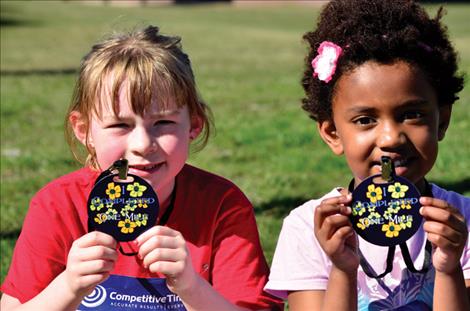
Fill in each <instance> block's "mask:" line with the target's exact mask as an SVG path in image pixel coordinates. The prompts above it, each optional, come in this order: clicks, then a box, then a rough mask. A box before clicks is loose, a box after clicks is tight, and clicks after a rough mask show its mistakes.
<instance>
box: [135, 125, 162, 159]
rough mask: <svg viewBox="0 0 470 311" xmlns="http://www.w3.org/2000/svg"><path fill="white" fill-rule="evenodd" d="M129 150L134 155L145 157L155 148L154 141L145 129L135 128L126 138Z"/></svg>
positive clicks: (155, 143)
mask: <svg viewBox="0 0 470 311" xmlns="http://www.w3.org/2000/svg"><path fill="white" fill-rule="evenodd" d="M128 146H129V150H130V151H131V152H132V153H133V154H136V155H146V154H148V153H150V152H153V151H155V150H156V148H157V142H156V139H155V138H154V137H153V135H152V133H150V132H149V131H148V130H147V129H146V128H145V127H140V126H137V127H135V128H134V129H133V130H132V133H131V135H129V137H128Z"/></svg>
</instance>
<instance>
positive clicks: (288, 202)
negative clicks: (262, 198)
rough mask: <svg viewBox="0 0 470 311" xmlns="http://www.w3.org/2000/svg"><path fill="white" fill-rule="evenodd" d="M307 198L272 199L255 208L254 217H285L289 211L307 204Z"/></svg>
mask: <svg viewBox="0 0 470 311" xmlns="http://www.w3.org/2000/svg"><path fill="white" fill-rule="evenodd" d="M308 200H309V198H304V197H288V198H279V199H274V200H271V201H269V202H264V203H261V204H258V205H256V206H255V214H256V215H260V214H263V215H270V216H275V217H282V218H283V217H285V216H287V215H288V214H289V212H290V211H291V210H293V209H294V208H296V207H297V206H300V205H301V204H303V203H305V202H307V201H308Z"/></svg>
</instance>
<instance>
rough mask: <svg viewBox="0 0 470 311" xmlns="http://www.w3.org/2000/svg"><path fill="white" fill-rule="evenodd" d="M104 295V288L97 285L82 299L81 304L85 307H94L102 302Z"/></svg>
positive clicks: (104, 298)
mask: <svg viewBox="0 0 470 311" xmlns="http://www.w3.org/2000/svg"><path fill="white" fill-rule="evenodd" d="M106 297H107V293H106V289H105V288H104V287H103V286H101V285H97V286H96V287H95V289H94V290H93V291H92V292H91V294H90V295H88V296H86V297H85V298H84V299H83V301H82V305H83V306H84V307H87V308H96V307H98V306H100V305H101V304H103V302H104V301H105V300H106Z"/></svg>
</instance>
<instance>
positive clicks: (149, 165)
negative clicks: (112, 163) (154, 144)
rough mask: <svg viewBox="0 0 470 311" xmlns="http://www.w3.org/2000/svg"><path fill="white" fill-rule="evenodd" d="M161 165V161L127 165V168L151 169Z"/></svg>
mask: <svg viewBox="0 0 470 311" xmlns="http://www.w3.org/2000/svg"><path fill="white" fill-rule="evenodd" d="M160 166H161V163H159V164H147V165H137V164H136V165H129V168H133V169H136V170H139V171H153V170H155V169H157V168H158V167H160Z"/></svg>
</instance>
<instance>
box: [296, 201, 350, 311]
mask: <svg viewBox="0 0 470 311" xmlns="http://www.w3.org/2000/svg"><path fill="white" fill-rule="evenodd" d="M350 201H351V196H349V195H348V196H340V197H334V198H329V199H326V200H324V201H323V202H322V204H320V205H319V206H318V207H317V208H316V209H315V216H314V230H315V237H316V238H317V240H318V242H319V243H320V246H321V247H322V249H323V250H324V251H325V253H326V254H327V255H328V257H329V258H330V259H331V261H332V263H333V266H332V268H331V271H330V275H329V278H328V286H327V289H326V290H325V291H299V292H291V293H289V295H288V301H289V309H290V310H292V311H297V310H299V311H300V310H338V311H340V310H348V311H350V310H354V309H356V308H357V269H358V266H359V257H358V254H357V240H356V236H355V234H354V231H353V229H352V227H351V223H350V222H349V219H348V217H347V215H348V214H349V213H350V209H349V208H348V207H347V206H346V204H348V203H350Z"/></svg>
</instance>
